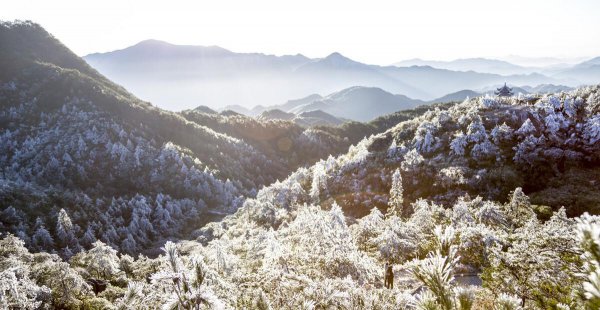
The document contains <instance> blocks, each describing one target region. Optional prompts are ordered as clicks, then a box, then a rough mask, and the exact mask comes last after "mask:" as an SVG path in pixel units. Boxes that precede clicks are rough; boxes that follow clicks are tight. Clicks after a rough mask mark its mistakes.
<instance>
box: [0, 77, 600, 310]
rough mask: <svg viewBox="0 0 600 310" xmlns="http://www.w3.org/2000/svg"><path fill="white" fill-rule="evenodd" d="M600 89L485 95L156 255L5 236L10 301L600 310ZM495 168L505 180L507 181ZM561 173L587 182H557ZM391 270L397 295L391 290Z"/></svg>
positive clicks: (392, 132)
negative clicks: (56, 247)
mask: <svg viewBox="0 0 600 310" xmlns="http://www.w3.org/2000/svg"><path fill="white" fill-rule="evenodd" d="M598 90H599V87H597V86H594V87H588V88H582V89H578V90H576V91H574V92H572V93H563V94H557V95H552V96H546V97H544V98H540V99H538V100H533V99H532V100H524V99H523V100H520V99H518V98H512V99H506V100H498V99H494V98H474V99H472V100H470V101H466V102H464V103H462V104H459V105H454V106H451V107H449V108H448V109H444V110H442V109H437V110H432V111H429V112H427V113H425V114H423V115H421V116H417V117H416V118H414V119H411V120H407V121H402V122H400V123H398V124H397V125H396V126H394V127H393V128H391V129H389V130H387V131H385V132H383V133H381V134H377V135H373V136H371V137H370V138H367V139H364V140H363V141H361V142H360V143H358V145H356V146H353V147H351V148H350V150H349V152H348V153H347V154H344V155H341V156H338V157H330V158H329V159H327V160H322V161H320V162H318V163H317V164H315V165H314V166H312V167H310V168H300V169H299V170H297V171H296V172H294V173H293V174H291V175H290V176H289V177H288V178H287V179H285V180H283V181H281V182H276V183H274V184H272V185H271V186H269V187H267V188H264V189H262V190H261V191H259V192H258V194H257V196H256V198H255V199H247V200H246V201H245V202H244V205H243V207H241V208H240V209H239V210H238V211H237V212H236V213H235V214H233V215H231V216H228V217H226V218H225V219H224V220H223V221H221V222H216V223H211V224H209V225H207V226H206V227H204V228H202V229H200V230H198V231H196V232H195V235H196V236H197V240H196V241H186V242H180V243H178V244H175V243H171V242H167V243H166V244H165V246H164V255H161V256H160V257H158V258H156V259H148V258H146V257H144V256H139V257H137V258H133V257H131V256H129V255H124V254H119V253H117V252H116V251H115V250H113V249H111V248H110V247H108V246H107V245H106V244H104V243H102V242H96V243H94V244H93V247H92V248H91V249H90V250H89V251H84V252H80V253H79V254H77V255H75V256H73V257H72V258H71V259H70V260H69V263H68V264H67V263H63V262H61V261H60V258H58V257H57V256H55V255H49V254H45V253H37V254H31V253H30V252H28V251H27V250H26V249H25V248H24V247H23V242H22V241H20V240H18V239H17V238H15V237H14V236H8V237H5V238H4V239H3V240H2V243H3V244H2V248H3V249H5V250H3V252H1V253H0V259H1V260H0V266H9V265H10V266H19V267H16V268H12V269H5V271H4V272H3V276H4V278H5V279H7V281H6V283H7V284H6V285H7V286H8V287H11V288H14V291H15V292H19V294H16V295H15V294H8V295H7V296H8V297H7V298H5V300H6V302H7V303H10V302H14V303H17V304H31V305H54V306H61V307H71V308H77V307H87V308H155V307H163V308H178V307H179V308H184V309H195V308H215V309H235V308H238V309H239V308H242V309H299V308H301V309H318V308H347V309H594V308H596V307H597V305H599V303H600V298H599V297H598V296H600V295H599V294H598V292H599V291H600V290H599V287H598V285H597V283H599V282H598V281H599V280H600V279H599V277H598V273H597V270H598V268H599V267H598V266H600V260H598V257H600V252H599V251H598V248H600V243H599V242H598V240H597V235H598V231H599V230H600V219H599V218H598V217H597V216H590V215H588V214H587V213H586V214H584V215H583V216H582V217H579V218H572V217H569V216H568V215H567V213H578V212H582V211H591V212H594V213H596V212H597V208H595V207H594V206H597V200H595V199H596V198H595V196H594V187H593V186H594V182H595V181H596V180H597V179H596V178H595V177H594V174H595V173H597V172H596V169H597V165H598V158H597V155H598V154H599V152H598V149H597V148H598V143H597V142H598V141H599V139H600V131H599V130H598V129H599V124H598V117H599V116H598V112H599V111H598V107H599V105H598V101H597V99H596V98H597V97H596V96H597V93H598ZM528 102H529V103H528ZM519 115H524V117H523V119H521V120H519ZM390 118H391V119H393V116H392V117H390ZM559 139H564V140H566V141H564V142H562V143H558V142H557V141H560V140H559ZM569 139H570V140H569ZM532 140H535V141H537V142H536V143H535V144H532V142H531V141H532ZM532 146H535V147H532ZM550 156H555V157H550ZM556 156H562V157H556ZM557 158H558V159H557ZM560 158H562V159H563V163H562V164H559V165H557V166H556V167H554V166H551V165H549V163H550V159H552V160H553V162H557V163H560V162H561V160H560ZM446 160H452V162H455V163H457V164H455V165H454V166H444V163H446ZM495 165H503V166H505V167H506V169H507V170H499V171H500V172H502V173H501V174H500V175H501V176H502V179H501V180H498V181H494V180H496V179H495V177H496V174H495V173H499V172H496V171H497V170H498V169H500V168H499V167H496V166H495ZM544 167H545V169H542V168H544ZM534 171H537V172H535V173H537V174H535V175H534V174H533V173H534ZM474 172H475V173H474ZM509 176H510V177H511V178H509ZM526 176H530V177H526ZM544 178H546V179H544ZM557 178H563V179H564V180H569V179H573V180H578V182H574V183H567V182H560V183H557V181H547V180H556V179H557ZM532 184H533V185H535V186H533V185H532ZM555 184H558V185H562V187H560V186H559V188H557V189H553V191H552V192H549V193H554V192H556V193H557V195H554V196H552V195H550V194H546V195H542V194H541V193H543V192H544V191H547V190H549V189H550V188H552V186H555ZM520 186H523V187H520ZM571 186H576V187H577V192H578V193H585V194H583V195H579V196H578V195H573V193H570V192H569V189H570V187H571ZM511 187H514V188H512V189H510V188H511ZM563 187H567V189H564V188H563ZM527 188H529V189H527ZM524 191H528V192H530V193H531V197H528V196H527V195H526V194H525V192H524ZM418 196H420V197H418ZM582 199H587V201H588V202H586V203H585V204H578V203H582V201H583V200H582ZM553 202H556V205H564V207H560V208H558V207H556V208H554V203H553ZM541 203H548V205H547V206H542V205H540V204H541ZM548 206H550V207H548ZM315 236H318V239H315ZM385 263H389V264H391V266H392V267H391V268H392V270H393V272H394V277H393V279H394V286H393V287H390V286H389V285H387V286H385V287H384V286H383V284H384V282H387V280H385V281H384V277H383V271H384V268H383V266H384V264H385ZM54 275H61V276H62V277H66V278H68V279H70V281H69V282H68V284H64V283H62V282H58V281H55V280H54V279H55V278H54Z"/></svg>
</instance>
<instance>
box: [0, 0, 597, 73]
mask: <svg viewBox="0 0 600 310" xmlns="http://www.w3.org/2000/svg"><path fill="white" fill-rule="evenodd" d="M599 13H600V1H598V0H571V1H559V0H531V1H526V0H498V1H483V0H453V1H447V0H446V1H432V0H418V1H415V0H413V1H401V0H390V1H381V0H369V1H364V0H363V1H354V0H346V1H327V0H303V1H284V0H252V1H248V0H244V1H231V0H211V1H206V0H195V1H180V0H168V1H165V0H162V1H154V0H148V1H127V0H103V1H82V0H78V1H67V0H52V1H48V0H37V1H33V0H19V1H4V3H3V4H2V8H1V9H0V19H1V20H14V19H21V20H32V21H34V22H37V23H39V24H41V25H42V26H43V27H44V28H46V30H48V31H49V32H50V33H52V34H53V35H54V36H55V37H57V38H58V39H59V40H61V41H62V42H63V43H64V44H65V45H67V46H68V47H69V48H71V49H72V50H73V51H74V52H75V53H76V54H78V55H80V56H83V55H86V54H89V53H94V52H107V51H112V50H116V49H122V48H125V47H127V46H131V45H134V44H136V43H138V42H139V41H142V40H146V39H158V40H163V41H167V42H170V43H174V44H187V45H218V46H221V47H224V48H227V49H229V50H232V51H234V52H262V53H267V54H276V55H283V54H297V53H301V54H304V55H306V56H308V57H313V58H317V57H325V56H327V55H328V54H330V53H332V52H340V53H342V54H343V55H345V56H347V57H350V58H352V59H354V60H357V61H361V62H365V63H369V64H379V65H388V64H391V63H394V62H397V61H401V60H405V59H412V58H421V59H428V60H452V59H457V58H469V57H487V58H502V59H509V56H510V55H513V56H514V55H518V56H520V58H516V57H512V58H510V59H512V60H514V61H515V62H517V61H522V62H527V57H534V58H535V57H551V58H561V60H566V61H571V62H575V61H578V60H582V59H587V58H591V57H595V56H600V40H598V39H600V18H598V14H599ZM523 57H525V58H523ZM522 64H525V63H522Z"/></svg>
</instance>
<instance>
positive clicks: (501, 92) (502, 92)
mask: <svg viewBox="0 0 600 310" xmlns="http://www.w3.org/2000/svg"><path fill="white" fill-rule="evenodd" d="M494 94H496V96H498V97H510V96H512V95H513V92H512V88H510V87H508V86H506V82H505V83H504V86H502V87H500V88H496V91H495V92H494Z"/></svg>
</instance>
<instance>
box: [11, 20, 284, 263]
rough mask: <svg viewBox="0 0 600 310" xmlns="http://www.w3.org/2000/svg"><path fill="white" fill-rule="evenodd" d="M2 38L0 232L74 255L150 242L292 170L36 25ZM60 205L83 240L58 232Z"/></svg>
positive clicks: (20, 25)
mask: <svg viewBox="0 0 600 310" xmlns="http://www.w3.org/2000/svg"><path fill="white" fill-rule="evenodd" d="M0 43H1V44H0V46H1V48H0V60H1V61H2V63H1V64H2V70H0V71H1V73H0V79H1V80H0V129H1V132H2V134H1V135H0V145H1V149H2V150H3V152H2V154H1V156H0V167H1V168H0V176H1V182H2V186H1V192H0V201H1V202H2V203H1V205H0V228H1V229H0V230H1V231H3V232H13V233H17V234H18V235H19V236H22V237H23V238H25V236H33V237H32V238H30V237H27V238H25V240H26V243H27V245H28V246H30V247H31V248H34V249H39V250H42V249H45V250H58V249H61V251H64V253H65V255H67V254H69V253H71V252H76V251H77V250H78V249H80V247H81V246H89V244H90V243H91V242H93V241H94V240H95V239H102V240H104V241H105V242H107V243H109V244H111V245H113V246H115V247H116V248H119V247H120V248H121V249H123V250H125V251H126V252H129V253H137V252H138V251H139V250H141V249H151V248H154V247H155V245H154V242H155V241H156V240H159V239H164V238H172V237H178V236H182V235H183V234H185V233H186V231H187V230H189V229H190V228H191V227H193V228H196V227H199V226H201V225H202V223H203V222H205V221H207V220H208V219H209V217H208V215H207V212H217V213H222V212H225V213H227V212H232V211H233V210H235V209H236V208H237V207H238V206H239V203H240V198H239V197H240V196H241V195H252V193H253V192H254V190H255V189H258V188H260V187H261V186H263V185H266V184H270V183H272V182H273V181H275V180H276V179H278V178H279V179H281V178H283V177H285V176H286V175H287V174H288V173H289V168H288V167H287V166H286V165H285V163H284V162H282V161H277V160H275V161H274V160H272V159H271V158H267V157H266V156H265V155H264V154H263V153H261V152H260V151H257V150H256V149H254V148H253V147H252V146H251V145H249V144H247V143H245V142H244V141H242V140H240V139H237V138H233V137H230V136H228V135H225V134H222V133H218V132H215V131H214V130H212V129H209V128H208V127H205V126H201V125H198V124H196V123H194V122H190V121H187V120H186V119H185V118H183V117H181V116H180V115H178V114H176V113H172V112H167V111H164V110H160V109H157V108H155V107H153V106H152V105H150V104H148V103H146V102H143V101H140V100H139V99H137V98H135V97H134V96H133V95H131V94H129V93H128V92H127V91H125V90H124V89H123V88H121V87H120V86H117V85H115V84H114V83H112V82H110V81H109V80H107V79H106V78H104V77H103V76H101V75H100V74H99V73H98V72H96V71H95V70H94V69H92V68H91V67H89V66H88V65H87V64H86V63H85V62H84V61H83V60H81V59H80V58H79V57H77V56H76V55H74V54H73V53H72V52H70V51H69V50H68V49H67V48H66V47H64V46H63V45H62V44H61V43H60V42H59V41H58V40H56V39H55V38H53V37H52V36H51V35H50V34H48V33H47V32H46V31H45V30H44V29H42V28H41V27H40V26H39V25H36V24H33V23H30V22H16V23H4V22H3V23H2V24H0ZM61 208H64V209H65V210H66V211H67V214H68V215H69V216H71V220H72V223H73V225H74V226H73V227H74V228H73V231H72V233H73V236H72V237H73V238H72V239H75V240H76V239H80V238H84V237H85V241H82V242H76V241H73V240H72V239H71V238H70V239H69V240H65V239H64V236H62V237H60V236H58V235H56V233H57V231H56V229H55V227H56V225H57V224H56V223H57V222H56V220H57V216H58V213H59V210H60V209H61ZM36 218H37V220H36ZM82 227H85V228H87V230H86V231H82ZM48 232H49V234H48ZM53 239H54V240H53Z"/></svg>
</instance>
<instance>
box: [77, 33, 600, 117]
mask: <svg viewBox="0 0 600 310" xmlns="http://www.w3.org/2000/svg"><path fill="white" fill-rule="evenodd" d="M84 59H85V60H86V61H87V62H88V63H89V64H90V65H91V66H92V67H94V68H95V69H97V70H98V71H99V72H100V73H102V74H104V75H106V76H107V77H109V78H111V79H112V80H114V81H116V82H118V83H119V84H121V85H124V86H125V87H126V88H127V89H128V90H130V91H132V92H133V93H134V94H136V95H137V96H139V97H141V98H143V99H146V100H149V101H152V102H154V103H156V104H157V105H159V106H160V107H163V108H165V109H169V110H183V109H192V108H194V107H196V106H199V105H205V106H209V107H211V108H213V109H215V108H222V107H224V106H233V105H238V106H240V107H244V108H245V109H249V107H252V106H257V105H260V106H262V107H267V106H274V105H278V104H280V103H281V102H285V101H286V100H287V99H289V98H303V97H304V96H306V94H331V93H334V92H337V91H339V90H340V89H346V88H349V87H353V86H364V87H376V88H381V89H382V90H385V91H386V92H389V93H393V94H402V95H404V96H407V97H409V98H413V99H416V100H422V101H431V100H434V99H435V98H439V97H442V96H445V95H447V94H449V93H455V92H458V91H461V90H464V89H472V90H477V89H483V88H485V87H489V86H490V85H498V84H503V83H504V82H508V83H509V84H512V85H539V84H555V85H566V86H569V87H573V86H577V85H579V84H584V83H593V82H599V81H600V74H598V68H597V64H595V63H588V62H584V63H581V64H579V65H576V66H572V67H559V68H557V67H552V68H548V70H547V71H544V72H542V70H537V71H536V70H535V68H533V69H532V68H528V67H522V66H518V65H514V64H511V63H509V62H505V61H499V60H489V59H483V58H474V59H463V60H458V61H454V62H425V61H416V60H413V61H409V62H402V63H400V64H401V65H405V66H403V67H398V66H376V65H368V64H364V63H360V62H357V61H354V60H352V59H349V58H347V57H345V56H343V55H341V54H339V53H332V54H331V55H329V56H327V57H324V58H315V59H311V58H308V57H305V56H303V55H300V54H298V55H286V56H274V55H266V54H260V53H235V52H232V51H229V50H226V49H223V48H221V47H216V46H183V45H174V44H170V43H166V42H162V41H156V40H148V41H143V42H140V43H138V44H136V45H134V46H131V47H128V48H125V49H122V50H117V51H113V52H108V53H97V54H90V55H87V56H85V57H84ZM586 63H587V64H586ZM310 101H311V102H312V101H314V100H310ZM281 110H282V111H286V110H287V109H281ZM262 111H264V108H261V109H258V110H256V111H250V112H247V113H250V114H254V115H258V114H260V113H261V112H262ZM324 111H325V110H324ZM325 112H327V111H325ZM334 115H335V114H334Z"/></svg>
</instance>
